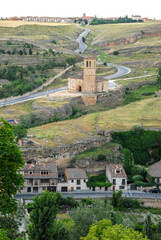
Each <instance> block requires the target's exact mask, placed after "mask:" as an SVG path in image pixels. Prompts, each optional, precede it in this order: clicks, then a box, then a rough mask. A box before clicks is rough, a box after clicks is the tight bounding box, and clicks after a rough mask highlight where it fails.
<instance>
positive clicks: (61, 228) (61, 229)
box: [53, 220, 71, 240]
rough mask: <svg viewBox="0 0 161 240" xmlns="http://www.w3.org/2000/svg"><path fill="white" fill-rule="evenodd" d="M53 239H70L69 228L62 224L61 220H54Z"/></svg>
mask: <svg viewBox="0 0 161 240" xmlns="http://www.w3.org/2000/svg"><path fill="white" fill-rule="evenodd" d="M53 239H54V240H64V239H65V240H71V238H70V229H68V228H67V226H66V225H65V224H64V222H63V221H60V220H59V221H56V220H55V221H54V235H53Z"/></svg>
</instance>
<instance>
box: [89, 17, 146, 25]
mask: <svg viewBox="0 0 161 240" xmlns="http://www.w3.org/2000/svg"><path fill="white" fill-rule="evenodd" d="M134 22H143V21H142V20H139V21H137V20H133V19H132V18H128V16H126V17H119V18H118V19H114V20H111V19H103V18H96V17H95V18H93V20H92V22H91V23H90V25H98V24H116V23H134Z"/></svg>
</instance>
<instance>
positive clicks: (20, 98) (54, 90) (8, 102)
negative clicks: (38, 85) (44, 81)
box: [0, 87, 67, 107]
mask: <svg viewBox="0 0 161 240" xmlns="http://www.w3.org/2000/svg"><path fill="white" fill-rule="evenodd" d="M66 89H67V87H62V88H56V89H51V90H48V91H45V92H40V93H35V94H31V95H29V96H26V97H19V98H18V99H14V100H10V101H5V102H2V103H0V107H4V106H8V105H12V104H16V103H21V102H24V101H28V100H31V99H33V98H37V97H40V96H47V95H49V94H50V93H54V92H60V91H63V90H66Z"/></svg>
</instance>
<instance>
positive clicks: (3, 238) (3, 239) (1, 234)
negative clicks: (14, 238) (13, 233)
mask: <svg viewBox="0 0 161 240" xmlns="http://www.w3.org/2000/svg"><path fill="white" fill-rule="evenodd" d="M0 240H10V239H9V238H8V237H7V231H6V230H4V229H0Z"/></svg>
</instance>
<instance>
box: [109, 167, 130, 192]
mask: <svg viewBox="0 0 161 240" xmlns="http://www.w3.org/2000/svg"><path fill="white" fill-rule="evenodd" d="M106 177H107V178H108V180H109V181H110V183H112V186H111V190H127V175H126V173H125V171H124V169H123V167H122V165H121V164H114V163H111V164H107V166H106Z"/></svg>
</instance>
